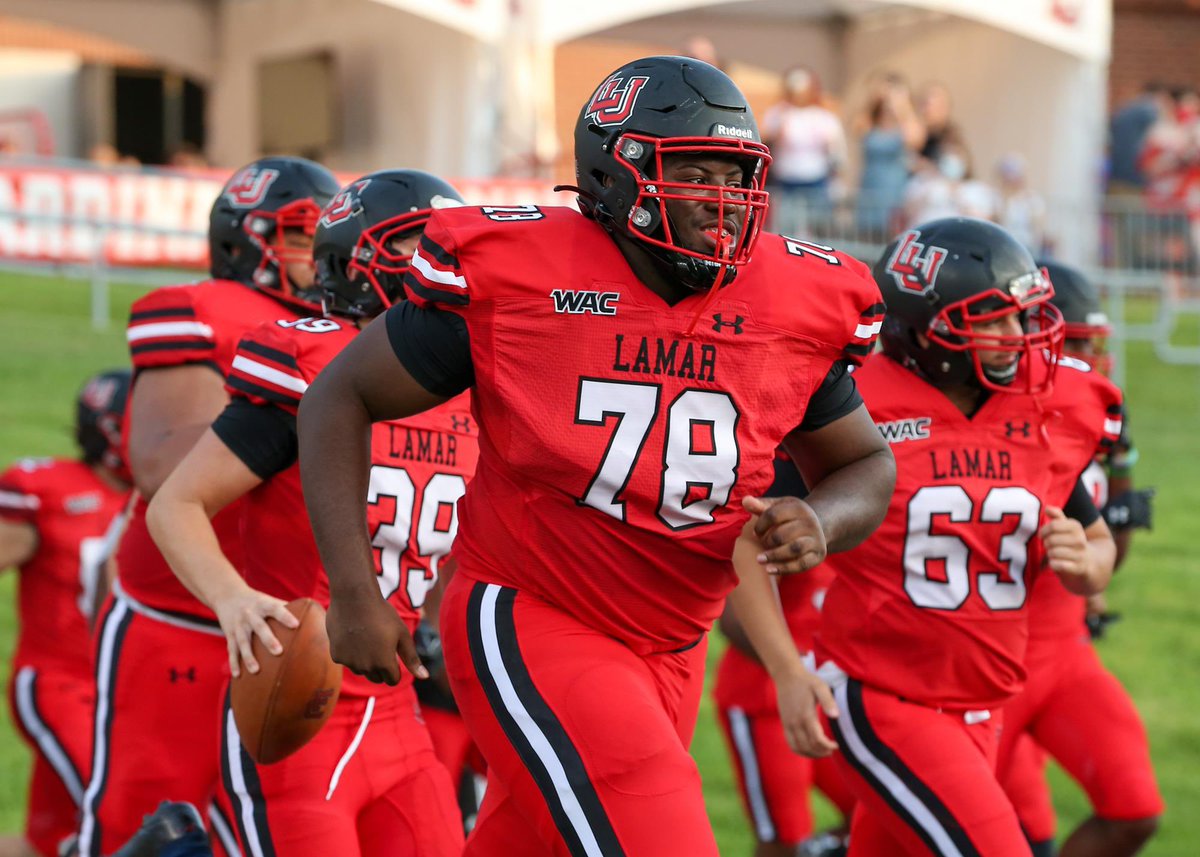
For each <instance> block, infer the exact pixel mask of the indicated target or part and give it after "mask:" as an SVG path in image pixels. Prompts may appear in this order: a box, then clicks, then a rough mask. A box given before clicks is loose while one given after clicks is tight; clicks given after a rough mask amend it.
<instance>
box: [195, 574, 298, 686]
mask: <svg viewBox="0 0 1200 857" xmlns="http://www.w3.org/2000/svg"><path fill="white" fill-rule="evenodd" d="M213 612H214V613H216V614H217V621H218V622H220V623H221V630H222V631H224V632H225V646H226V648H227V649H228V651H229V673H230V675H232V676H233V677H234V678H237V677H238V676H239V675H241V672H242V668H241V665H242V664H243V663H244V664H245V665H246V670H247V671H248V672H250V673H256V672H258V660H257V659H256V658H255V657H254V649H253V647H252V646H251V640H252V639H253V637H254V636H257V637H258V639H259V640H261V641H262V644H263V646H265V647H266V650H267V651H268V652H270V653H271V654H273V655H278V654H281V653H282V652H283V646H282V645H281V644H280V642H279V640H278V638H276V636H275V634H274V633H273V632H272V631H271V626H270V625H268V624H267V618H268V617H270V618H272V619H274V620H275V621H277V622H279V624H281V625H283V626H284V627H285V628H296V627H298V626H299V625H300V620H299V619H297V618H296V617H295V616H293V615H292V611H290V610H288V609H287V602H286V601H281V600H280V599H278V598H275V597H273V596H270V595H267V594H266V593H265V592H259V591H258V590H257V589H250V588H249V587H247V588H246V589H243V590H241V591H239V592H237V593H235V594H232V595H230V596H229V597H228V598H225V599H223V600H221V601H218V602H217V603H216V604H214V605H213Z"/></svg>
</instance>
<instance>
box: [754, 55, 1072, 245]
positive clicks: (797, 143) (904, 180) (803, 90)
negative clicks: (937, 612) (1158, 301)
mask: <svg viewBox="0 0 1200 857" xmlns="http://www.w3.org/2000/svg"><path fill="white" fill-rule="evenodd" d="M781 88H782V95H781V97H780V99H779V100H778V101H777V102H776V103H775V104H773V105H772V106H771V107H770V108H769V109H768V110H767V112H766V113H765V115H764V117H763V121H762V134H763V139H764V140H765V141H766V142H767V143H768V145H770V147H771V152H772V154H773V157H774V160H773V162H772V164H771V173H770V183H771V190H772V217H773V218H774V223H773V229H774V231H777V232H783V233H786V234H800V235H815V236H818V237H820V236H823V235H828V234H831V233H832V232H834V231H836V232H837V233H839V234H846V233H847V232H848V231H850V232H853V233H855V234H856V235H857V236H858V237H860V238H861V239H862V240H866V241H874V242H879V241H885V240H887V238H889V237H890V236H892V235H894V234H895V233H896V232H898V231H900V230H902V229H903V228H905V227H906V226H909V225H912V224H915V223H921V222H923V221H927V220H931V219H935V218H939V217H946V216H951V215H968V216H972V217H980V218H984V219H987V220H993V221H995V222H997V223H1000V224H1002V225H1003V226H1004V227H1005V228H1007V229H1008V230H1009V231H1011V232H1012V233H1013V234H1015V235H1017V236H1018V237H1019V238H1020V239H1021V241H1022V242H1023V243H1024V244H1026V246H1028V247H1029V249H1030V250H1031V251H1032V252H1033V253H1034V254H1041V253H1046V252H1048V251H1050V250H1051V249H1052V248H1051V246H1050V243H1051V242H1050V239H1049V237H1048V236H1047V234H1046V232H1045V227H1044V214H1045V203H1044V202H1043V200H1042V198H1041V197H1040V196H1039V195H1038V194H1037V193H1036V192H1035V191H1034V190H1032V189H1031V188H1030V187H1029V185H1028V182H1027V176H1026V165H1025V160H1024V158H1023V157H1022V156H1021V155H1020V154H1017V153H1011V154H1007V155H1005V156H1004V157H1003V158H1001V159H1000V160H999V162H998V163H996V164H994V165H991V168H990V169H988V170H982V169H980V168H979V167H977V165H976V163H975V161H974V159H973V158H972V155H971V151H970V149H969V148H968V146H967V142H966V139H965V137H964V135H963V133H962V130H961V128H960V127H959V124H958V123H957V122H956V121H955V118H954V112H953V106H952V104H951V100H950V93H949V91H948V90H947V88H946V87H945V86H944V85H943V84H941V83H937V82H931V83H927V84H925V85H924V86H922V87H920V88H919V89H916V90H914V89H913V88H912V87H911V86H910V85H909V83H908V82H907V81H906V80H905V79H904V78H903V77H901V76H900V75H898V74H896V73H893V72H887V71H881V72H878V73H876V74H875V75H874V76H873V78H872V79H871V81H870V82H869V84H868V87H867V97H866V99H865V102H864V103H863V104H862V105H861V106H860V107H859V109H858V110H857V111H856V112H853V113H851V114H847V115H849V116H850V118H849V120H848V121H847V122H844V121H843V119H842V116H841V115H840V114H839V106H838V105H837V104H836V102H835V101H834V100H833V99H832V98H830V97H829V96H828V95H827V94H826V93H825V92H824V90H823V89H822V87H821V81H820V78H819V77H818V75H817V74H816V73H815V72H814V71H813V70H811V69H809V68H806V67H803V66H796V67H794V68H792V69H790V70H789V71H787V72H786V73H785V74H784V75H783V78H782V87H781ZM851 147H857V150H856V152H855V154H856V158H852V157H851V154H852V153H851ZM852 162H853V165H854V167H855V168H854V169H853V170H852V169H851V166H852ZM852 173H853V174H854V177H853V178H852Z"/></svg>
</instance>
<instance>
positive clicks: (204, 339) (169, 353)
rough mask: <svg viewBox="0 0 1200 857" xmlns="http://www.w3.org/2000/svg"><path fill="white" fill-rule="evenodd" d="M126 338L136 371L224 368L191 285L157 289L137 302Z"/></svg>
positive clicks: (131, 315)
mask: <svg viewBox="0 0 1200 857" xmlns="http://www.w3.org/2000/svg"><path fill="white" fill-rule="evenodd" d="M125 339H126V342H128V344H129V355H130V357H131V359H132V360H133V368H134V370H135V371H140V370H143V369H156V368H164V367H170V366H183V365H187V364H202V365H207V366H210V367H212V368H213V369H214V370H216V371H218V372H219V371H221V369H220V366H219V365H218V364H217V362H216V359H215V355H216V349H217V342H216V333H215V331H214V330H213V326H212V324H211V323H210V321H209V320H206V319H205V318H204V312H203V309H202V307H201V301H200V299H199V298H198V297H197V293H196V290H195V289H194V288H192V287H190V286H168V287H166V288H161V289H156V290H154V291H153V292H151V293H150V294H148V295H146V296H144V297H142V298H140V299H139V300H137V301H136V302H134V304H133V307H132V308H131V310H130V313H129V324H128V326H127V327H126V328H125Z"/></svg>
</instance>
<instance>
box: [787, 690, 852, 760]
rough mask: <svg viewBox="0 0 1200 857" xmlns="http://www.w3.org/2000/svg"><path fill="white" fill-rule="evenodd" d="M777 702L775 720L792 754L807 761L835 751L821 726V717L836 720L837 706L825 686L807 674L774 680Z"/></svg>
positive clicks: (833, 745) (832, 742)
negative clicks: (776, 716)
mask: <svg viewBox="0 0 1200 857" xmlns="http://www.w3.org/2000/svg"><path fill="white" fill-rule="evenodd" d="M775 696H776V697H777V698H778V700H779V719H780V720H781V721H782V722H783V734H784V736H785V737H786V738H787V742H788V746H789V747H791V748H792V751H793V752H795V753H799V754H800V755H801V756H808V757H809V758H810V759H821V758H824V757H825V756H828V755H829V754H830V753H832V752H833V751H834V750H836V749H837V748H838V745H837V743H836V742H834V741H833V740H832V739H831V738H830V737H829V736H828V735H826V734H825V729H824V728H823V727H822V726H821V716H820V714H819V713H818V711H817V709H818V708H819V709H820V710H821V711H824V712H825V716H826V717H831V718H832V717H837V716H838V709H837V703H836V702H834V701H833V694H832V693H831V692H830V690H829V685H827V684H826V683H825V682H824V681H822V680H821V679H820V678H818V677H817V676H815V675H813V674H812V673H810V672H809V671H808V670H801V671H800V672H799V673H795V674H793V675H789V676H787V677H786V678H783V679H776V680H775Z"/></svg>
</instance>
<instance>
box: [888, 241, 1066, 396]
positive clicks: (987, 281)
mask: <svg viewBox="0 0 1200 857" xmlns="http://www.w3.org/2000/svg"><path fill="white" fill-rule="evenodd" d="M873 273H874V275H875V282H876V284H877V285H878V286H879V290H880V292H882V294H883V300H884V303H886V304H887V315H886V316H885V318H884V321H883V329H882V331H881V334H880V340H881V342H882V344H883V350H884V352H886V353H887V354H889V355H891V356H892V357H894V358H896V359H898V360H900V361H901V362H903V363H905V364H906V365H909V366H910V367H914V368H916V369H917V370H919V371H920V373H921V374H922V375H924V376H925V378H927V379H928V380H929V381H930V383H932V384H933V385H934V386H938V387H947V386H952V385H955V384H963V383H971V382H974V383H978V384H980V385H981V386H982V387H983V388H985V389H988V390H993V391H997V392H1015V393H1033V394H1041V393H1045V392H1047V391H1049V390H1050V388H1051V386H1052V385H1053V383H1054V374H1055V370H1056V369H1057V366H1058V358H1059V356H1060V355H1061V354H1062V345H1063V338H1064V328H1063V321H1062V315H1061V314H1060V313H1059V311H1058V310H1057V309H1056V308H1055V307H1054V306H1053V305H1052V304H1051V303H1050V298H1051V297H1052V296H1053V294H1054V288H1053V286H1052V285H1051V283H1050V278H1049V277H1048V276H1047V275H1046V272H1045V271H1044V270H1042V269H1040V268H1039V267H1038V266H1037V264H1036V263H1035V262H1034V261H1033V257H1032V256H1031V255H1030V254H1029V251H1028V250H1026V249H1025V247H1024V246H1023V245H1022V244H1021V242H1019V241H1018V240H1017V239H1016V238H1014V237H1013V236H1012V235H1010V234H1008V232H1006V231H1005V230H1004V229H1002V228H1001V227H999V226H997V225H996V224H994V223H989V222H987V221H986V220H976V219H974V218H969V217H947V218H944V219H942V220H933V221H930V222H928V223H923V224H921V225H920V226H916V227H914V228H912V229H909V230H907V231H906V232H904V233H903V234H902V235H900V237H899V238H897V239H896V240H895V241H893V242H892V243H891V244H890V245H889V246H888V248H887V249H886V250H884V251H883V255H882V256H880V258H879V261H878V262H876V263H875V267H874V271H873ZM1012 313H1020V316H1021V326H1022V329H1023V332H1022V333H1021V334H1020V335H1016V336H997V335H996V334H994V333H989V334H986V335H983V334H980V333H978V332H976V331H975V330H974V329H973V328H974V326H975V325H978V324H982V323H986V322H989V321H995V320H996V319H998V318H1001V317H1003V316H1006V315H1010V314H1012ZM918 334H919V335H920V336H918ZM922 337H923V338H924V340H925V344H922V341H921V338H922ZM980 351H1009V352H1016V353H1017V355H1018V360H1017V362H1015V363H1013V364H1012V365H1011V366H1010V367H1006V368H1005V369H1003V370H997V369H994V368H988V367H985V366H984V365H983V364H982V363H981V362H980V359H979V352H980ZM1022 362H1023V363H1024V366H1025V372H1024V376H1023V377H1024V381H1023V382H1022V383H1016V381H1017V377H1018V369H1019V368H1020V366H1021V363H1022ZM1039 364H1040V366H1041V367H1043V368H1038V366H1039Z"/></svg>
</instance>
